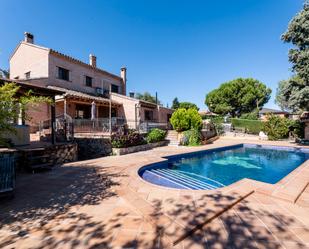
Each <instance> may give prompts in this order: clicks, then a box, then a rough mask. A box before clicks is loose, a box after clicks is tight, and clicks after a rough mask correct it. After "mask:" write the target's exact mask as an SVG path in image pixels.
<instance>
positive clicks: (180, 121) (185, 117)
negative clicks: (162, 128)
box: [170, 108, 203, 131]
mask: <svg viewBox="0 0 309 249" xmlns="http://www.w3.org/2000/svg"><path fill="white" fill-rule="evenodd" d="M170 122H171V124H172V126H173V128H174V130H176V131H186V130H189V129H192V128H193V129H198V130H200V129H201V128H202V124H203V121H202V118H201V116H200V115H199V113H198V111H197V110H196V109H194V108H190V109H188V110H186V109H184V108H179V109H177V110H176V111H175V112H174V113H173V115H172V117H171V119H170Z"/></svg>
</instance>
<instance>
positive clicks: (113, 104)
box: [10, 32, 173, 130]
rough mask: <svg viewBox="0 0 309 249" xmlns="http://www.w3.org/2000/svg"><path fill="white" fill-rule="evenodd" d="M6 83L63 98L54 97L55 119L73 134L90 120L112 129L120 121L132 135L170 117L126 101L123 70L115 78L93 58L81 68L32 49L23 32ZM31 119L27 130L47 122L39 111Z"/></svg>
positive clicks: (49, 51)
mask: <svg viewBox="0 0 309 249" xmlns="http://www.w3.org/2000/svg"><path fill="white" fill-rule="evenodd" d="M10 78H11V79H14V80H18V81H21V82H30V83H31V84H34V85H38V86H41V87H46V88H49V89H53V90H57V91H61V92H64V94H62V95H59V96H56V99H55V101H56V116H57V117H59V116H64V117H67V116H68V117H70V118H71V119H72V120H73V122H74V124H75V127H76V128H78V127H80V126H85V124H86V126H87V124H89V122H88V121H91V120H101V121H102V120H104V122H103V123H104V124H105V125H106V123H109V121H108V120H109V118H110V117H111V118H112V119H113V124H114V123H115V122H117V120H122V121H121V122H127V123H128V126H129V127H130V128H135V129H137V128H139V127H140V125H141V124H142V123H144V122H152V123H153V124H156V123H158V124H159V123H166V124H167V123H168V122H169V117H170V116H171V114H172V112H173V111H172V110H171V109H168V108H163V107H161V106H159V105H156V104H153V103H148V102H145V101H140V100H137V99H135V98H131V97H127V96H126V93H127V69H126V68H125V67H123V68H121V69H120V74H119V75H115V74H113V73H110V72H107V71H105V70H103V69H101V68H98V67H97V57H96V56H94V55H92V54H90V55H89V63H85V62H82V61H80V60H78V59H75V58H73V57H71V56H68V55H66V54H63V53H61V52H58V51H56V50H54V49H51V48H46V47H43V46H39V45H37V44H35V43H34V36H33V35H32V34H30V33H27V32H26V33H25V36H24V40H23V41H22V42H20V43H19V44H18V46H17V47H16V49H15V50H14V52H13V54H12V55H11V57H10ZM32 117H33V119H32V121H31V122H32V124H33V125H35V124H38V123H39V122H42V121H44V120H47V119H48V118H49V114H48V110H47V107H46V106H42V107H41V109H40V111H39V112H37V113H33V114H32ZM103 123H102V122H101V124H103ZM95 124H96V125H98V123H95ZM91 126H93V123H91ZM98 129H99V130H100V127H98Z"/></svg>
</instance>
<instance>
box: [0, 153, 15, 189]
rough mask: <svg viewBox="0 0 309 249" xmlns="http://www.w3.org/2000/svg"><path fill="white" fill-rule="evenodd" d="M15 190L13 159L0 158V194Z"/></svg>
mask: <svg viewBox="0 0 309 249" xmlns="http://www.w3.org/2000/svg"><path fill="white" fill-rule="evenodd" d="M14 188H15V160H14V158H13V157H3V158H0V194H5V193H6V192H11V191H13V190H14Z"/></svg>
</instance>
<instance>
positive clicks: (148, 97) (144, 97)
mask: <svg viewBox="0 0 309 249" xmlns="http://www.w3.org/2000/svg"><path fill="white" fill-rule="evenodd" d="M136 98H137V99H140V100H145V101H148V102H151V103H154V104H156V97H154V96H152V95H151V94H150V93H149V92H144V93H137V94H136ZM160 103H161V102H160V101H159V100H158V104H160Z"/></svg>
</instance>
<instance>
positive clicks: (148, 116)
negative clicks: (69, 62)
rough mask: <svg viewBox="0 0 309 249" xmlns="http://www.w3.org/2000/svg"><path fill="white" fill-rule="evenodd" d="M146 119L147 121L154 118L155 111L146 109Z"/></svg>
mask: <svg viewBox="0 0 309 249" xmlns="http://www.w3.org/2000/svg"><path fill="white" fill-rule="evenodd" d="M145 120H146V121H152V120H153V111H149V110H145Z"/></svg>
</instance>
